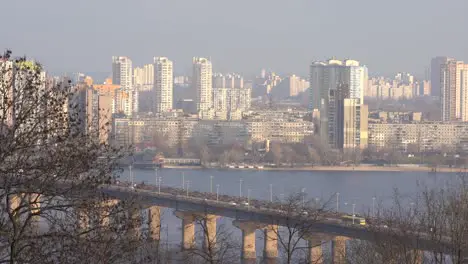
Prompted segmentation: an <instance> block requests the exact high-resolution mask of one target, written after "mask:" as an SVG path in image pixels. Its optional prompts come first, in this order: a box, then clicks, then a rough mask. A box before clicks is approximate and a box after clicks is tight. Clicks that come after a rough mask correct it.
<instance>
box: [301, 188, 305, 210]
mask: <svg viewBox="0 0 468 264" xmlns="http://www.w3.org/2000/svg"><path fill="white" fill-rule="evenodd" d="M301 193H302V209H304V207H305V188H302V190H301Z"/></svg>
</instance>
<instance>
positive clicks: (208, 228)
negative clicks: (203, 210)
mask: <svg viewBox="0 0 468 264" xmlns="http://www.w3.org/2000/svg"><path fill="white" fill-rule="evenodd" d="M218 218H219V216H217V215H211V214H209V215H206V216H204V225H205V226H204V227H203V228H204V229H205V230H203V233H204V235H205V244H204V245H203V246H204V247H205V249H213V248H214V247H215V246H216V236H217V233H216V223H217V220H218Z"/></svg>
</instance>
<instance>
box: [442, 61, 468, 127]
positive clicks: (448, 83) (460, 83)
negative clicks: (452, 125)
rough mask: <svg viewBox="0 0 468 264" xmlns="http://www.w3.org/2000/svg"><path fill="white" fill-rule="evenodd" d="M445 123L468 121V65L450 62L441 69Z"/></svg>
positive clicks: (443, 117) (460, 62)
mask: <svg viewBox="0 0 468 264" xmlns="http://www.w3.org/2000/svg"><path fill="white" fill-rule="evenodd" d="M440 88H441V95H440V100H441V106H442V120H443V121H455V120H459V121H468V64H465V63H464V62H463V61H455V60H450V61H447V62H446V63H445V64H442V65H441V67H440Z"/></svg>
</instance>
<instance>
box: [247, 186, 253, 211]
mask: <svg viewBox="0 0 468 264" xmlns="http://www.w3.org/2000/svg"><path fill="white" fill-rule="evenodd" d="M251 191H252V190H251V189H248V190H247V209H249V210H250V192H251Z"/></svg>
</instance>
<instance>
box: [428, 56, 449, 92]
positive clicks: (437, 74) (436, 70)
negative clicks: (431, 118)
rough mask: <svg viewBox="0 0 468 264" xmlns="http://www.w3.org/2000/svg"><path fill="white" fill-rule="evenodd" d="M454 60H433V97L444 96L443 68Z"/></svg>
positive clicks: (441, 58) (440, 58) (447, 58)
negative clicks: (442, 84) (442, 83)
mask: <svg viewBox="0 0 468 264" xmlns="http://www.w3.org/2000/svg"><path fill="white" fill-rule="evenodd" d="M451 60H453V59H452V58H449V57H442V56H439V57H435V58H433V59H432V60H431V85H432V86H431V95H432V96H437V97H440V96H441V95H442V93H441V92H442V87H441V86H440V84H441V66H442V65H444V64H446V63H447V62H449V61H451Z"/></svg>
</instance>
